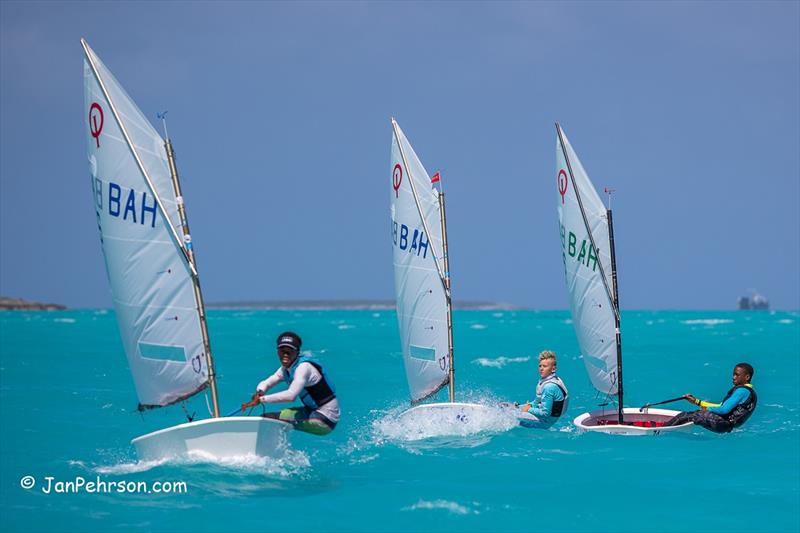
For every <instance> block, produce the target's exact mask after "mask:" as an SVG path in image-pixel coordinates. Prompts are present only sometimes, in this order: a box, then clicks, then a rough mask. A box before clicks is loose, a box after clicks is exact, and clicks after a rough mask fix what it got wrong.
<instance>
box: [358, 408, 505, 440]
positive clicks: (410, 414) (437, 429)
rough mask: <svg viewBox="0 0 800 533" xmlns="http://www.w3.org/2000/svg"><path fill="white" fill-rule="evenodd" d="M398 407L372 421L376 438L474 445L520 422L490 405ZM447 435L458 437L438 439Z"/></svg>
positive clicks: (447, 436)
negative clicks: (454, 438)
mask: <svg viewBox="0 0 800 533" xmlns="http://www.w3.org/2000/svg"><path fill="white" fill-rule="evenodd" d="M400 409H402V408H400ZM400 409H395V410H393V411H392V412H390V413H389V414H387V415H386V416H384V417H382V418H379V419H377V420H375V421H373V423H372V425H373V429H374V432H375V433H376V435H378V436H379V438H381V439H386V440H390V441H399V442H415V441H422V440H425V439H439V440H438V441H437V444H441V445H446V446H453V447H462V446H463V447H473V446H478V445H481V444H484V443H485V442H486V441H487V438H486V437H487V436H490V435H491V434H496V433H502V432H505V431H508V430H510V429H513V428H515V427H517V426H518V425H519V421H518V420H517V418H516V417H515V416H513V415H511V414H510V413H509V412H508V411H506V410H502V409H500V408H499V407H495V406H491V405H481V404H461V403H455V404H448V403H441V404H424V405H421V406H418V407H415V408H412V409H409V410H406V411H402V412H398V411H399V410H400ZM449 437H458V439H456V440H452V439H449V440H447V441H443V440H441V438H449Z"/></svg>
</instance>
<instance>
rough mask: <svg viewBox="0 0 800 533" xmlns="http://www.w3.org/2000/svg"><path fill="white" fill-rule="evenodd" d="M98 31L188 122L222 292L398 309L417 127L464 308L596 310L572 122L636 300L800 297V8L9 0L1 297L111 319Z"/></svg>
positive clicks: (142, 97) (193, 199) (191, 170)
mask: <svg viewBox="0 0 800 533" xmlns="http://www.w3.org/2000/svg"><path fill="white" fill-rule="evenodd" d="M81 37H84V38H86V39H87V41H88V42H89V45H90V46H91V47H92V48H93V49H94V51H95V52H96V53H97V54H98V56H99V57H100V58H101V59H102V61H103V62H104V63H105V64H106V66H107V67H108V68H109V69H110V70H111V71H112V72H113V73H114V75H115V76H116V78H117V79H118V80H119V81H120V83H121V84H122V85H123V87H125V89H126V90H127V92H128V93H129V94H130V95H131V96H132V97H133V99H134V100H135V101H136V102H137V104H138V106H139V107H140V108H141V109H142V111H143V112H144V113H145V114H146V115H147V116H148V117H150V118H151V119H152V121H153V122H154V123H155V122H156V117H155V114H156V112H158V111H163V110H169V115H168V118H169V132H170V136H171V138H172V140H173V143H174V146H175V150H176V155H177V162H178V167H179V172H180V175H181V179H182V184H183V193H184V197H185V198H186V204H187V211H188V216H189V222H190V225H191V228H192V237H193V240H194V244H195V249H196V252H197V260H198V266H199V270H200V274H201V281H202V285H203V291H204V295H205V299H206V301H208V302H229V301H257V300H329V299H337V300H348V299H380V300H391V299H393V297H394V287H393V273H392V245H391V234H390V224H389V221H390V215H389V194H390V192H391V182H390V179H391V169H390V164H389V160H390V145H391V136H392V134H391V123H390V118H391V117H392V116H394V117H395V118H396V119H397V121H398V123H399V124H400V126H401V127H402V128H403V131H404V132H405V134H406V135H407V137H408V138H409V140H410V142H411V143H412V145H413V146H414V149H415V151H416V153H417V154H418V155H419V157H420V159H421V160H422V162H423V163H424V165H425V166H426V168H427V169H428V171H429V172H431V173H433V172H434V171H435V170H441V172H442V181H443V184H444V189H445V192H446V195H447V215H448V220H447V225H448V237H449V241H450V242H449V244H450V259H451V265H450V266H451V272H452V284H453V297H454V299H455V300H456V302H458V301H491V302H501V303H507V304H512V305H516V306H522V307H526V308H535V309H566V308H568V305H569V303H568V299H567V298H568V297H567V291H566V287H565V284H564V275H563V265H562V262H561V261H562V260H561V250H560V248H561V243H560V238H559V233H558V218H557V210H556V208H557V201H558V198H559V196H558V191H557V190H556V185H555V184H556V181H555V178H554V176H555V154H556V152H555V150H556V133H555V128H554V125H553V124H554V122H555V121H559V122H560V124H561V125H562V127H563V128H564V130H565V132H566V134H567V135H568V136H569V139H570V141H571V143H572V145H573V147H574V148H575V150H576V152H577V153H578V155H579V156H580V158H581V161H582V163H583V165H584V167H585V168H586V170H587V172H588V173H589V176H590V177H591V179H592V181H593V182H594V184H595V186H597V187H598V189H600V190H602V189H603V188H604V187H613V188H614V189H615V190H616V192H615V195H614V199H613V208H614V229H615V240H616V252H617V253H616V256H617V264H618V271H619V283H620V285H619V291H620V305H621V307H622V308H623V310H624V309H626V308H627V309H733V308H735V305H736V300H737V298H738V297H739V296H741V295H746V294H749V291H750V290H751V289H756V290H758V291H759V292H760V293H761V294H763V295H764V296H766V297H767V298H769V299H770V301H771V303H772V306H773V307H774V308H779V309H798V308H800V3H799V2H796V1H786V2H783V1H780V2H680V1H678V2H578V1H575V2H509V3H503V2H492V3H482V2H468V3H466V2H465V3H460V2H419V3H418V2H291V3H284V2H241V3H237V2H225V3H222V2H219V3H218V2H164V3H159V2H14V1H7V0H6V1H3V2H0V74H1V76H0V294H2V295H5V296H14V297H22V298H26V299H31V300H37V301H48V302H57V303H63V304H66V305H68V306H70V307H110V306H111V296H110V290H109V287H108V282H107V278H106V274H105V272H104V263H103V257H102V252H101V249H100V242H99V235H98V231H97V226H96V222H95V214H94V212H93V207H92V196H91V187H90V182H89V179H88V176H89V168H88V164H87V159H86V142H87V139H86V135H85V121H86V117H85V116H84V114H85V109H84V101H83V90H84V89H83V51H82V48H81V45H80V38H81ZM159 129H160V128H159Z"/></svg>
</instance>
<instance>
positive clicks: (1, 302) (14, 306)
mask: <svg viewBox="0 0 800 533" xmlns="http://www.w3.org/2000/svg"><path fill="white" fill-rule="evenodd" d="M66 308H67V306H66V305H61V304H45V303H39V302H29V301H28V300H23V299H22V298H9V297H8V296H0V311H16V310H26V311H63V310H64V309H66Z"/></svg>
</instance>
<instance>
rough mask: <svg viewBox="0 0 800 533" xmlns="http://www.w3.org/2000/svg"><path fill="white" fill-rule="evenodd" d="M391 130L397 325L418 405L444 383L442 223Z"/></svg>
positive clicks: (418, 171) (415, 161)
mask: <svg viewBox="0 0 800 533" xmlns="http://www.w3.org/2000/svg"><path fill="white" fill-rule="evenodd" d="M392 126H393V127H394V133H393V135H392V161H391V167H390V170H391V173H390V181H389V185H390V188H389V192H390V197H391V215H392V224H391V226H392V227H391V231H392V245H393V248H394V282H395V295H396V297H397V321H398V323H399V326H400V341H401V344H402V348H403V360H404V362H405V367H406V378H407V380H408V386H409V389H410V391H411V401H412V402H418V401H421V400H423V399H425V398H427V397H429V396H431V395H433V394H434V393H436V392H437V391H438V390H439V389H441V388H442V387H443V386H445V385H446V384H447V383H448V371H449V342H448V333H447V298H446V294H445V289H444V285H443V283H442V275H443V274H444V266H443V265H444V263H443V260H442V257H441V255H440V254H441V253H442V224H441V219H440V216H439V201H438V195H437V192H436V190H435V189H434V188H433V187H432V185H431V180H430V177H429V176H428V172H427V171H426V170H425V168H424V167H423V166H422V163H421V162H420V160H419V158H417V154H415V153H414V149H413V148H411V145H410V144H409V142H408V139H406V137H405V135H404V134H403V132H402V130H400V126H398V124H397V123H396V122H395V121H394V120H392ZM412 181H413V187H412ZM415 195H416V199H415ZM420 214H421V215H422V217H425V218H424V221H423V219H422V218H421V216H420Z"/></svg>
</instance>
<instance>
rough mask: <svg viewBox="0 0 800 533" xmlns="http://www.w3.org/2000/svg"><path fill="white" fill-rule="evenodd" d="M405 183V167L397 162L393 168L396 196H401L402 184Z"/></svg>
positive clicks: (393, 187) (393, 183)
mask: <svg viewBox="0 0 800 533" xmlns="http://www.w3.org/2000/svg"><path fill="white" fill-rule="evenodd" d="M401 183H403V167H401V166H400V163H397V164H396V165H395V166H394V170H392V189H394V196H395V198H400V184H401Z"/></svg>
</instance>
